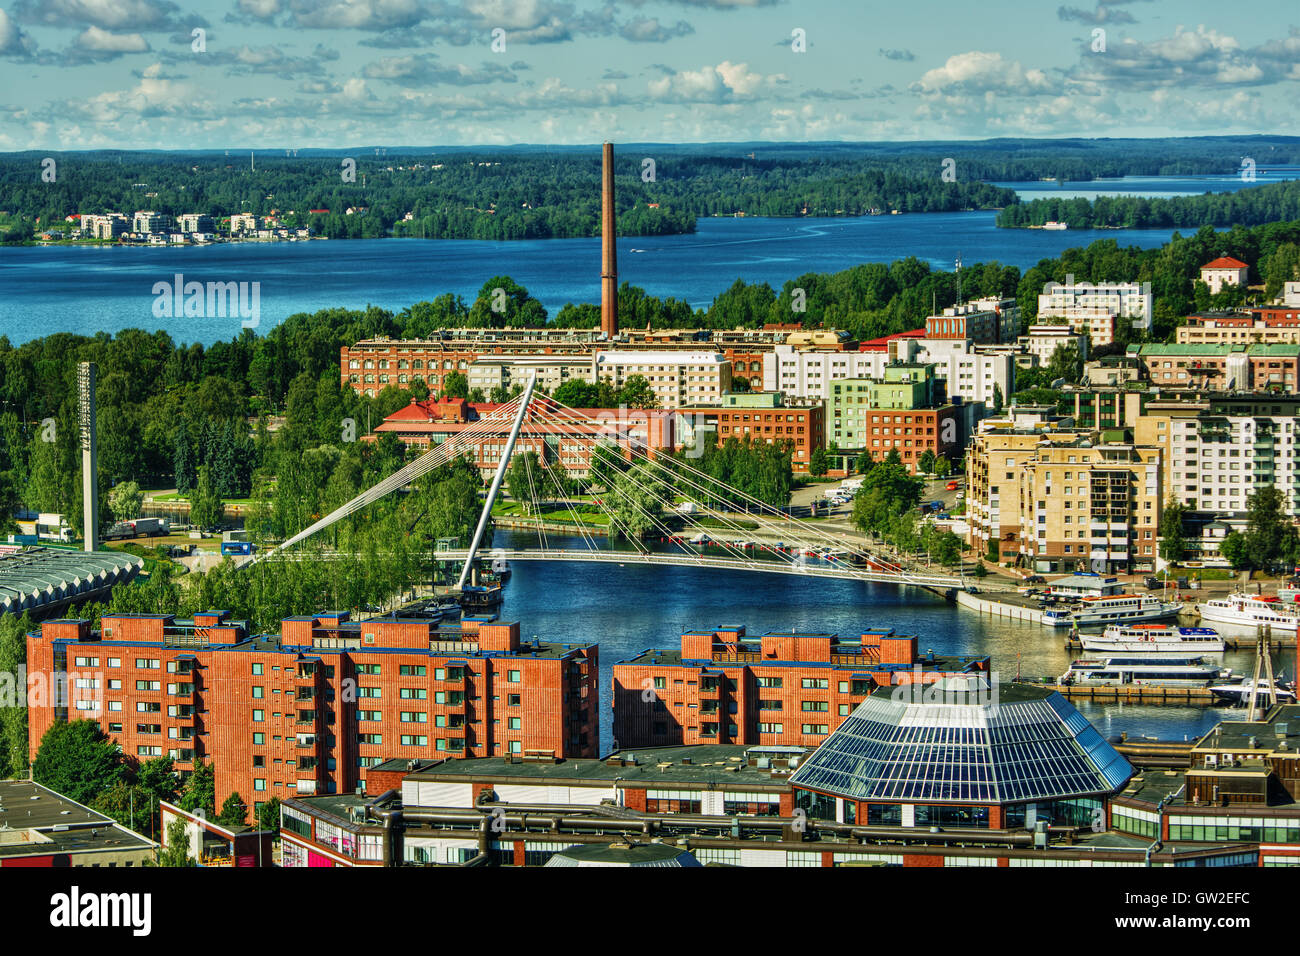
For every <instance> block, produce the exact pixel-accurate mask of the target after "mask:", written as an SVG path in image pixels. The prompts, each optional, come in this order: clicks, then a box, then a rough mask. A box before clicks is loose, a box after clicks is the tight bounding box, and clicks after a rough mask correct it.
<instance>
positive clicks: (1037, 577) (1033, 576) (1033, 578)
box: [1025, 574, 1047, 584]
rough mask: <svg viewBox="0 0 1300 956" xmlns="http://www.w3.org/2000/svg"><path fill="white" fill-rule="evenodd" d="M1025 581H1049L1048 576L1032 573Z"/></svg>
mask: <svg viewBox="0 0 1300 956" xmlns="http://www.w3.org/2000/svg"><path fill="white" fill-rule="evenodd" d="M1025 583H1026V584H1046V583H1047V578H1045V577H1043V576H1042V575H1041V574H1031V575H1029V577H1027V578H1025Z"/></svg>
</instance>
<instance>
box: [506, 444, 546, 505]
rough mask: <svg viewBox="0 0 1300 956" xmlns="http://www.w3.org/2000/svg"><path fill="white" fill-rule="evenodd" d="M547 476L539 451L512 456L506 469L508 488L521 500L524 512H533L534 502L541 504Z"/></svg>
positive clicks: (514, 497)
mask: <svg viewBox="0 0 1300 956" xmlns="http://www.w3.org/2000/svg"><path fill="white" fill-rule="evenodd" d="M545 477H546V474H545V471H544V470H543V468H542V462H541V459H540V458H538V457H537V452H535V451H526V452H523V453H522V454H520V453H516V454H515V455H513V456H511V458H510V467H509V468H507V469H506V490H507V491H508V492H510V497H511V498H513V499H514V500H515V501H517V502H519V505H520V507H521V508H523V511H524V514H531V513H532V510H533V506H534V504H540V502H541V500H542V499H543V498H544V496H545V493H546V492H545V488H544V487H543V482H544V480H545Z"/></svg>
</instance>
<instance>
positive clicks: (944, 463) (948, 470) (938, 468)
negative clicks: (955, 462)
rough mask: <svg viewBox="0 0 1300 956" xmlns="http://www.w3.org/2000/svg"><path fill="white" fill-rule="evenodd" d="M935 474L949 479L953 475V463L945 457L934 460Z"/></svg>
mask: <svg viewBox="0 0 1300 956" xmlns="http://www.w3.org/2000/svg"><path fill="white" fill-rule="evenodd" d="M934 473H935V474H936V475H937V476H939V477H940V478H947V477H948V476H949V475H950V474H952V462H950V461H949V460H948V459H947V458H944V457H943V456H940V457H938V458H936V459H935V460H934Z"/></svg>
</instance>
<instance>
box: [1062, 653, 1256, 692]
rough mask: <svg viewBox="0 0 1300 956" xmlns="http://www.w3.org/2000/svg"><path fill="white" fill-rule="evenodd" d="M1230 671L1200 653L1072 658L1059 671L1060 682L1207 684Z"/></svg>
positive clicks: (1230, 673) (1191, 685) (1219, 679)
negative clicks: (1209, 660)
mask: <svg viewBox="0 0 1300 956" xmlns="http://www.w3.org/2000/svg"><path fill="white" fill-rule="evenodd" d="M1231 675H1232V671H1231V670H1229V669H1228V668H1225V667H1219V666H1218V665H1217V664H1208V663H1206V662H1205V661H1204V660H1203V659H1202V658H1199V657H1107V658H1103V659H1102V660H1079V661H1075V662H1074V663H1072V664H1071V665H1070V669H1069V670H1067V671H1066V672H1065V673H1064V674H1062V675H1061V677H1060V683H1062V684H1078V685H1082V686H1090V687H1097V686H1100V687H1122V686H1128V685H1136V684H1149V685H1153V686H1156V687H1207V686H1209V685H1210V684H1211V683H1214V682H1216V681H1221V680H1224V679H1226V678H1228V677H1230V676H1231Z"/></svg>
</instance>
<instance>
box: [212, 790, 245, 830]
mask: <svg viewBox="0 0 1300 956" xmlns="http://www.w3.org/2000/svg"><path fill="white" fill-rule="evenodd" d="M217 822H218V823H220V824H221V825H222V826H224V827H236V826H242V825H243V824H245V823H247V822H248V805H247V804H246V803H244V798H243V797H241V796H240V795H239V794H238V793H232V794H231V795H230V796H228V797H226V799H225V801H224V802H223V803H222V804H221V812H220V813H218V814H217Z"/></svg>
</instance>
